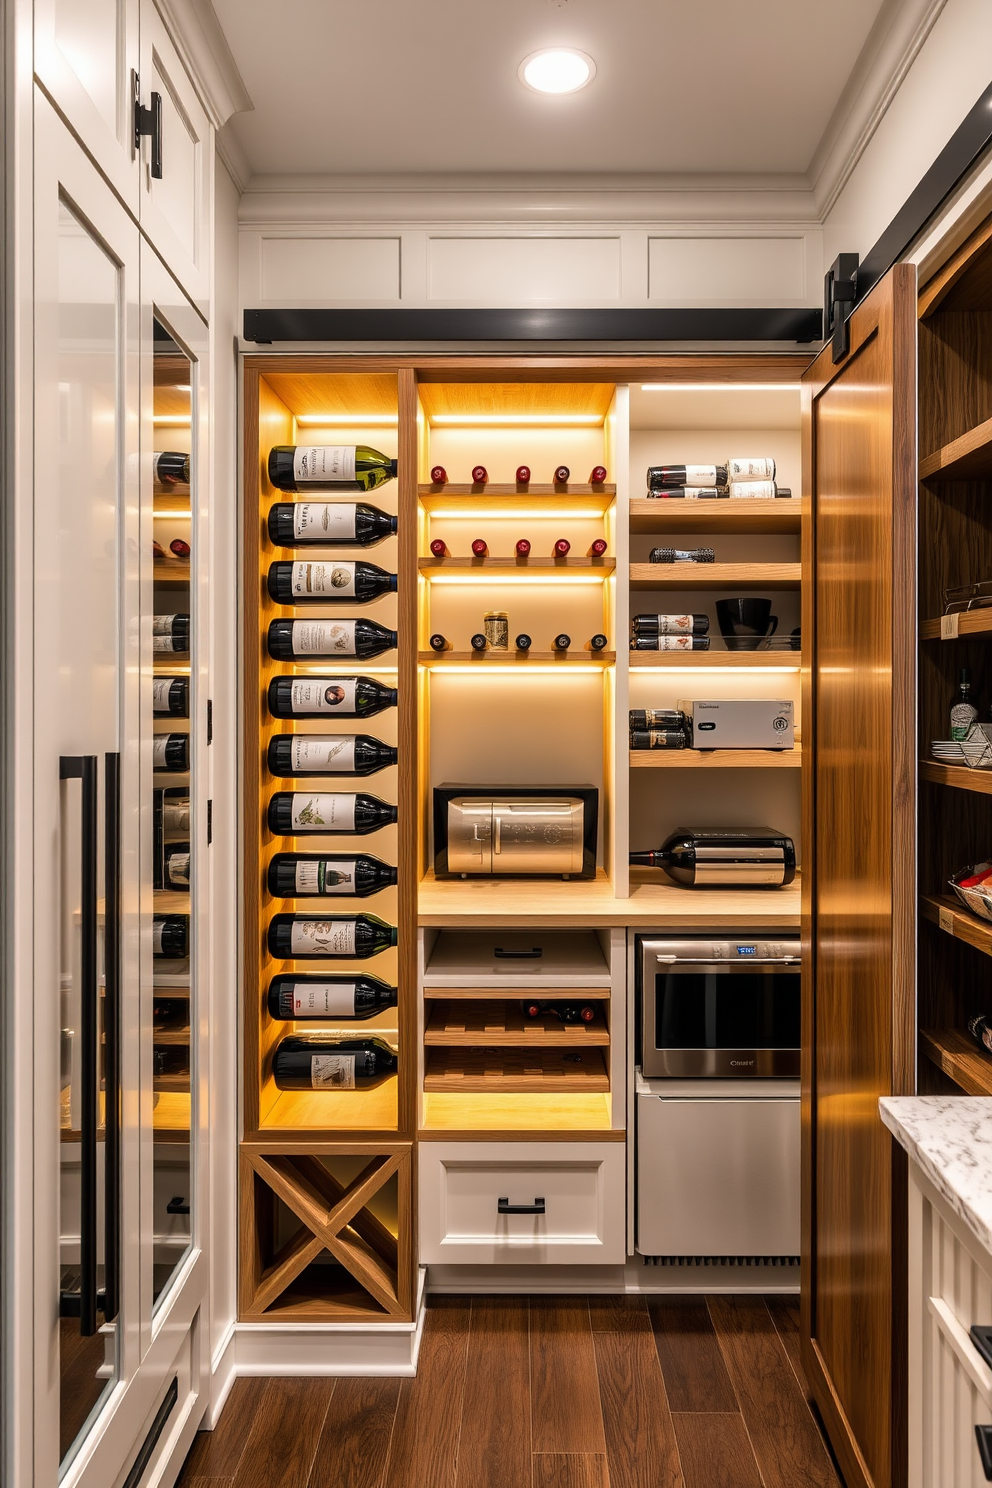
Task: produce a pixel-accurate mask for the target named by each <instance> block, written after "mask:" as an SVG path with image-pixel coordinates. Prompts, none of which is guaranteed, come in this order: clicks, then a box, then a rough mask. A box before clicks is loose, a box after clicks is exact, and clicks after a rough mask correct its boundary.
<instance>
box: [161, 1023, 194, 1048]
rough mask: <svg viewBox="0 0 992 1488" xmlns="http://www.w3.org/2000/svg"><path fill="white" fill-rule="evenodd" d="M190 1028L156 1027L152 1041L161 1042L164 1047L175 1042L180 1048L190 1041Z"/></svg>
mask: <svg viewBox="0 0 992 1488" xmlns="http://www.w3.org/2000/svg"><path fill="white" fill-rule="evenodd" d="M189 1033H190V1031H189V1028H188V1027H186V1028H155V1029H153V1030H152V1043H153V1044H160V1045H161V1046H162V1048H163V1049H164V1048H166V1047H168V1045H170V1044H173V1045H176V1046H177V1047H179V1048H183V1047H185V1045H187V1044H188V1043H189Z"/></svg>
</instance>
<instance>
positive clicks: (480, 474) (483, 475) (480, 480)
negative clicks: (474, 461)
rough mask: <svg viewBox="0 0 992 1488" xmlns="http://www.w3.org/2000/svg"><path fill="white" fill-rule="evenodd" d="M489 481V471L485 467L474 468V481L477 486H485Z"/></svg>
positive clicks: (477, 466)
mask: <svg viewBox="0 0 992 1488" xmlns="http://www.w3.org/2000/svg"><path fill="white" fill-rule="evenodd" d="M488 479H489V471H488V470H487V469H486V467H485V465H473V466H472V480H473V482H474V484H475V485H477V486H484V485H485V484H486V481H487V480H488Z"/></svg>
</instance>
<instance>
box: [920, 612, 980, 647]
mask: <svg viewBox="0 0 992 1488" xmlns="http://www.w3.org/2000/svg"><path fill="white" fill-rule="evenodd" d="M958 635H962V636H967V635H992V607H989V606H987V607H986V608H985V609H982V610H961V611H960V612H959V614H958ZM920 640H921V641H939V640H940V621H939V620H924V621H923V624H922V625H921V626H920Z"/></svg>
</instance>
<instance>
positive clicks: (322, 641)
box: [268, 618, 396, 661]
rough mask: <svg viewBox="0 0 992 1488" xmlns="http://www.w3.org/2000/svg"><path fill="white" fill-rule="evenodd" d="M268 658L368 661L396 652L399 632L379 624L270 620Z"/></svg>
mask: <svg viewBox="0 0 992 1488" xmlns="http://www.w3.org/2000/svg"><path fill="white" fill-rule="evenodd" d="M268 646H269V655H270V656H273V657H275V659H276V661H292V659H293V658H294V657H295V656H357V657H358V658H359V660H360V661H368V660H369V659H370V658H371V657H373V656H381V655H382V653H383V651H395V650H396V631H395V630H390V629H389V628H388V626H385V625H380V624H379V623H378V621H376V620H366V619H364V618H359V619H357V620H270V621H269V635H268Z"/></svg>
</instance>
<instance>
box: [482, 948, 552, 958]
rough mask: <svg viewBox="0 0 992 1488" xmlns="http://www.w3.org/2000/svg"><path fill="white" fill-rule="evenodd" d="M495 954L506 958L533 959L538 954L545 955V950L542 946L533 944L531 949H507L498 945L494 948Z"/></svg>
mask: <svg viewBox="0 0 992 1488" xmlns="http://www.w3.org/2000/svg"><path fill="white" fill-rule="evenodd" d="M493 955H494V956H501V957H503V959H504V960H507V961H509V960H511V959H512V960H514V961H520V960H526V961H532V960H533V959H534V958H535V957H536V956H543V955H544V952H543V950H542V949H541V947H540V946H532V948H531V949H530V950H529V951H505V950H504V949H503V947H502V946H496V947H495V948H494V950H493Z"/></svg>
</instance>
